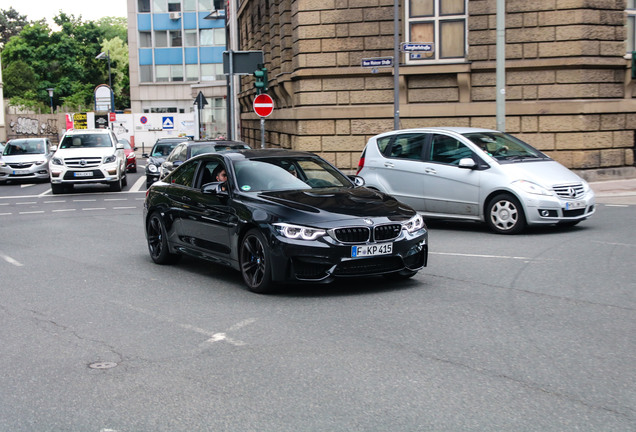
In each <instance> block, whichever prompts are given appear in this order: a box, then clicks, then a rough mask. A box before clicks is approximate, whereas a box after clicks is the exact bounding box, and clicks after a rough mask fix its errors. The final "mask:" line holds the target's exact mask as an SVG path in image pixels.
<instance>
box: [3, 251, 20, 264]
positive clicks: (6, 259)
mask: <svg viewBox="0 0 636 432" xmlns="http://www.w3.org/2000/svg"><path fill="white" fill-rule="evenodd" d="M0 258H2V259H3V260H5V261H6V262H8V263H9V264H13V265H14V266H16V267H22V266H23V265H24V264H22V263H21V262H19V261H17V260H15V259H13V258H11V257H10V256H9V255H5V254H3V253H0Z"/></svg>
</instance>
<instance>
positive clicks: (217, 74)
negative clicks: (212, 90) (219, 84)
mask: <svg viewBox="0 0 636 432" xmlns="http://www.w3.org/2000/svg"><path fill="white" fill-rule="evenodd" d="M221 79H223V65H222V64H217V63H209V64H202V65H201V81H217V80H221Z"/></svg>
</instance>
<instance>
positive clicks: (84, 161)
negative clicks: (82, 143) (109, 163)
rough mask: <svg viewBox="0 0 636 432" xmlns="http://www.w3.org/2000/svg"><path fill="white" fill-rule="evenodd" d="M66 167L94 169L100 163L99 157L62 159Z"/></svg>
mask: <svg viewBox="0 0 636 432" xmlns="http://www.w3.org/2000/svg"><path fill="white" fill-rule="evenodd" d="M64 163H65V164H66V166H68V167H70V168H95V167H98V166H99V165H100V164H101V163H102V158H101V157H86V158H81V157H76V158H67V159H64Z"/></svg>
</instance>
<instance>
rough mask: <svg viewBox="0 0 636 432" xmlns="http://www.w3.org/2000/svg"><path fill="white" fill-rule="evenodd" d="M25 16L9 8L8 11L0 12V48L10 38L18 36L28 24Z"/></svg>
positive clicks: (2, 10)
mask: <svg viewBox="0 0 636 432" xmlns="http://www.w3.org/2000/svg"><path fill="white" fill-rule="evenodd" d="M26 18H27V17H26V16H25V15H20V14H19V13H18V11H16V10H15V9H13V7H10V8H9V10H4V9H1V10H0V47H2V46H4V44H6V43H7V42H9V39H11V37H12V36H15V35H17V34H19V33H20V32H21V31H22V29H23V28H24V26H26V25H27V24H28V21H27V19H26Z"/></svg>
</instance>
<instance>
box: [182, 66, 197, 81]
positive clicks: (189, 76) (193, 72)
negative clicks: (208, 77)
mask: <svg viewBox="0 0 636 432" xmlns="http://www.w3.org/2000/svg"><path fill="white" fill-rule="evenodd" d="M185 69H186V81H199V65H195V64H189V65H186V67H185Z"/></svg>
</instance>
